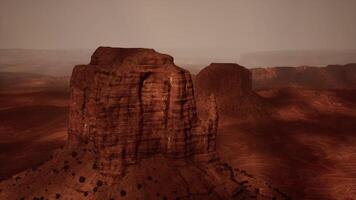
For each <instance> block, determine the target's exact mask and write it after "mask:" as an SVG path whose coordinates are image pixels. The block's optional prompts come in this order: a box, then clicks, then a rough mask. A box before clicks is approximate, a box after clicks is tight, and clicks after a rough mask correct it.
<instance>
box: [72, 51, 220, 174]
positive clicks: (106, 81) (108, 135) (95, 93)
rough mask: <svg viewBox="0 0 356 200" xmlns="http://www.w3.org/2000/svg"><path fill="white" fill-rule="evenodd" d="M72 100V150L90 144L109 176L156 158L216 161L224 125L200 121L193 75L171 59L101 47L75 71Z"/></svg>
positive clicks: (152, 53)
mask: <svg viewBox="0 0 356 200" xmlns="http://www.w3.org/2000/svg"><path fill="white" fill-rule="evenodd" d="M71 94H72V96H71V99H72V102H71V105H70V121H71V123H70V124H69V131H68V132H69V141H68V145H69V147H75V146H77V145H80V144H82V143H86V142H87V141H88V142H89V144H90V145H92V146H93V147H94V148H95V150H94V151H95V152H97V153H98V155H99V156H98V162H99V163H100V166H101V171H102V173H103V174H107V175H113V174H116V175H120V174H122V173H123V172H124V171H125V168H126V167H127V166H128V165H130V164H134V163H136V162H137V161H138V160H139V159H143V158H148V157H151V156H153V155H155V154H163V155H165V156H167V157H171V158H193V159H204V160H210V159H213V158H214V157H215V136H216V131H217V123H218V120H217V118H216V116H214V115H213V116H212V117H213V118H212V119H207V120H206V121H202V120H199V119H198V116H197V112H196V107H195V99H194V91H193V83H192V79H191V75H190V74H189V72H188V71H186V70H184V69H182V68H179V67H177V66H176V65H175V64H174V62H173V58H172V57H171V56H168V55H164V54H160V53H157V52H155V51H154V50H152V49H135V48H133V49H125V48H109V47H99V48H98V49H97V50H96V51H95V53H94V54H93V56H92V58H91V62H90V63H89V64H88V65H80V66H76V67H75V68H74V70H73V76H72V79H71ZM80 95H82V96H80ZM213 103H215V101H213ZM79 106H81V107H79ZM213 107H214V106H213ZM212 109H213V108H212ZM213 155H214V156H213Z"/></svg>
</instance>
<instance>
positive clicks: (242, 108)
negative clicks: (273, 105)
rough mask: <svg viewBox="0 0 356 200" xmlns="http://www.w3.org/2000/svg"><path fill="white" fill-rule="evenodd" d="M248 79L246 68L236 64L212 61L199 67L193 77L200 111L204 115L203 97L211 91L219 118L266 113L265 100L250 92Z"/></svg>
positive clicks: (250, 75) (244, 116)
mask: <svg viewBox="0 0 356 200" xmlns="http://www.w3.org/2000/svg"><path fill="white" fill-rule="evenodd" d="M251 78H252V74H251V72H250V71H249V70H248V69H247V68H245V67H243V66H240V65H238V64H235V63H212V64H210V65H209V66H207V67H205V68H204V69H202V70H201V71H200V72H199V73H198V74H197V75H196V77H195V89H196V90H195V91H196V94H197V101H198V108H199V113H200V114H202V115H204V113H205V112H206V110H205V107H206V105H205V102H206V99H208V97H209V95H212V94H213V95H215V97H216V101H217V107H218V109H219V114H220V116H222V117H225V116H229V117H231V116H232V117H234V118H236V117H237V116H238V117H240V118H246V117H248V115H252V114H253V115H255V116H256V112H261V114H263V113H262V112H266V111H267V110H268V109H266V106H265V105H264V104H265V102H263V100H262V99H261V98H260V97H259V96H258V95H257V94H256V93H254V92H253V91H252V79H251ZM200 108H202V109H200Z"/></svg>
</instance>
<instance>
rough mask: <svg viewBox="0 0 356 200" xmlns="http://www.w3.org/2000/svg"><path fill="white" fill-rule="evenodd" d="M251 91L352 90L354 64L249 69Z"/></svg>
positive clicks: (354, 79)
mask: <svg viewBox="0 0 356 200" xmlns="http://www.w3.org/2000/svg"><path fill="white" fill-rule="evenodd" d="M251 72H252V80H253V89H255V90H259V89H266V88H281V87H302V88H310V89H354V88H355V87H356V64H347V65H329V66H326V67H310V66H301V67H272V68H255V69H251Z"/></svg>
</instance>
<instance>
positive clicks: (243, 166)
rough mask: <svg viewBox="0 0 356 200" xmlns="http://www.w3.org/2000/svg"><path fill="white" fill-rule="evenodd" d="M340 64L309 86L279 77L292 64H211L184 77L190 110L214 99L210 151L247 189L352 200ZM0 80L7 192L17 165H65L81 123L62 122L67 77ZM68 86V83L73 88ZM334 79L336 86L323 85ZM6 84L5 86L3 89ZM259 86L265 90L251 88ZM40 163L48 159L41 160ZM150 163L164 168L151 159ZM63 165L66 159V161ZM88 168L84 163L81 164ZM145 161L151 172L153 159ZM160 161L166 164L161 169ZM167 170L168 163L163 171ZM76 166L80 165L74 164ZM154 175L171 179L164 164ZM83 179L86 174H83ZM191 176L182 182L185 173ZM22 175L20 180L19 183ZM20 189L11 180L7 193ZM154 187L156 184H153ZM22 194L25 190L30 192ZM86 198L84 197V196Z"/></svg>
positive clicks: (349, 92) (350, 127)
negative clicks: (192, 103)
mask: <svg viewBox="0 0 356 200" xmlns="http://www.w3.org/2000/svg"><path fill="white" fill-rule="evenodd" d="M99 53H100V51H99ZM120 54H122V53H120V52H119V53H118V54H116V53H115V54H113V53H111V52H110V51H105V50H104V51H101V53H100V54H99V55H100V56H101V55H106V57H103V59H104V60H100V59H101V57H99V56H98V54H94V55H93V57H92V61H91V63H93V64H97V63H98V62H103V64H106V63H107V62H109V61H108V60H107V59H109V58H110V55H111V56H112V57H113V56H114V57H115V56H116V55H117V56H120V57H122V56H124V55H125V54H123V55H120ZM108 56H109V57H108ZM151 59H152V58H151ZM145 62H147V61H145ZM152 62H157V61H156V60H155V61H152ZM165 62H166V61H165ZM345 66H346V67H347V71H346V72H347V76H349V77H353V76H355V73H354V72H355V70H354V67H353V66H354V65H352V64H349V65H345ZM346 67H339V68H334V70H332V72H328V73H327V74H326V75H325V70H328V68H330V67H326V68H323V67H318V68H312V71H313V77H316V78H319V77H325V76H326V77H327V78H323V79H321V80H320V81H315V79H314V81H310V78H308V77H310V75H308V71H309V67H303V68H296V70H297V72H298V78H294V77H295V76H290V75H289V76H283V75H284V71H285V70H289V71H291V70H293V69H294V68H292V67H288V68H286V69H281V68H270V69H266V70H264V71H263V70H262V69H251V70H248V69H246V68H245V67H243V66H240V65H238V64H233V63H212V64H211V65H210V66H208V67H206V68H204V69H203V70H201V71H200V72H199V73H198V74H193V75H192V80H193V83H194V90H195V93H196V104H197V113H198V114H199V115H200V118H202V119H206V118H208V117H209V112H207V110H206V109H207V108H208V107H210V106H209V104H210V103H209V101H206V100H207V99H209V98H210V96H211V94H214V96H215V98H216V103H217V108H218V113H219V125H218V129H217V136H216V149H217V152H218V155H219V157H220V160H222V161H224V162H226V163H229V164H230V165H231V166H232V167H233V168H235V169H237V170H242V172H243V173H247V174H248V175H251V176H252V177H254V178H256V181H254V180H249V181H250V183H251V184H255V185H253V186H254V187H256V185H259V181H266V182H267V183H268V185H269V184H270V185H272V186H273V187H275V188H278V189H277V190H278V191H281V192H283V195H286V196H285V198H291V199H353V198H354V197H355V196H356V190H355V188H356V180H355V179H356V171H355V169H356V168H355V165H356V163H355V162H356V149H355V147H354V146H355V145H354V144H355V142H356V141H355V139H356V136H355V134H354V133H355V130H356V126H355V125H356V123H355V122H356V90H355V88H354V86H355V84H353V82H352V80H354V79H352V78H350V79H345V78H344V77H345V76H344V75H343V73H345V68H346ZM303 69H304V70H305V71H306V72H305V73H304V72H303V71H302V70H303ZM78 70H79V68H78ZM256 71H257V73H256ZM279 71H281V72H279ZM75 73H80V72H75ZM294 73H296V72H294ZM303 73H304V74H306V75H304V74H303ZM226 74H228V75H229V76H226ZM271 74H273V76H271ZM340 74H341V75H340ZM0 75H1V79H0V80H1V83H2V84H1V86H2V87H1V96H0V102H1V110H0V112H1V113H0V118H1V122H2V123H1V127H0V128H1V133H2V138H3V140H2V141H1V143H0V148H1V154H0V156H1V159H2V160H6V161H7V162H2V164H1V165H0V168H1V170H0V172H1V174H0V178H1V180H6V179H7V181H3V182H2V184H1V187H0V189H1V193H2V194H5V196H6V194H7V193H6V190H8V189H6V187H8V186H5V185H7V183H8V182H13V181H14V180H15V179H16V180H17V179H20V178H18V177H19V176H21V177H22V176H24V175H23V174H24V173H21V174H20V175H16V174H18V173H20V172H22V171H24V170H26V169H32V171H33V170H36V169H37V168H41V169H42V168H43V169H42V170H44V171H46V170H47V171H48V170H51V169H50V167H48V166H53V165H54V166H55V165H58V164H55V163H56V162H57V163H58V162H63V159H67V158H65V157H66V156H65V155H63V153H62V154H61V153H58V152H63V151H64V152H65V151H69V150H68V142H66V141H67V139H69V141H70V138H71V136H70V135H69V137H68V132H67V130H68V127H70V126H72V127H80V126H78V124H77V123H78V122H77V121H76V120H74V121H73V117H70V116H71V115H73V114H69V105H70V102H71V101H73V98H74V97H73V95H74V94H76V93H73V92H72V97H71V98H70V91H71V90H70V87H69V79H70V78H69V77H66V76H62V77H58V76H57V77H54V76H48V75H39V74H31V73H19V72H17V73H16V72H11V73H10V72H2V73H1V74H0ZM76 76H78V75H76ZM287 77H289V78H290V80H288V78H287ZM268 78H269V79H268ZM74 80H75V79H73V77H72V87H73V84H74V82H73V81H74ZM281 80H283V82H282V81H281ZM295 80H298V81H295ZM345 80H346V81H345ZM347 80H350V81H347ZM82 81H85V79H83V80H82ZM261 81H264V82H261ZM321 82H322V84H321ZM286 83H291V84H289V85H288V84H286ZM313 83H316V84H314V85H313ZM334 83H340V84H335V85H334V86H335V87H333V88H327V86H328V85H333V84H334ZM76 84H83V82H78V83H76ZM7 85H8V86H10V87H4V86H7ZM260 85H263V86H264V87H263V88H259V87H260ZM320 85H322V87H321V86H320ZM81 87H83V86H81ZM72 91H73V90H72ZM110 91H111V90H109V92H110ZM148 91H149V90H148ZM78 95H79V93H78ZM79 97H80V96H79ZM79 97H78V98H79ZM80 98H82V97H80ZM70 99H72V100H70ZM72 103H73V102H72ZM149 105H151V106H153V105H152V104H149ZM149 105H147V106H149ZM72 112H73V111H72ZM68 117H69V118H68ZM70 119H72V121H70ZM68 122H69V123H68ZM71 124H72V125H71ZM69 130H70V129H69ZM74 143H77V142H74ZM61 149H62V150H61ZM78 153H79V152H78ZM82 154H83V155H82ZM80 155H82V156H83V157H86V156H88V160H85V159H84V158H83V160H80V162H84V163H85V162H89V160H92V159H93V158H92V155H86V154H85V152H80ZM63 156H64V157H63ZM53 157H55V159H54V158H53ZM57 157H58V158H57ZM49 159H50V160H52V161H48V160H49ZM68 159H69V158H68ZM154 159H158V160H160V161H159V162H164V163H165V162H167V161H166V160H165V159H164V158H160V157H155V158H154ZM53 160H55V161H53ZM59 160H62V161H59ZM44 162H46V164H45V165H43V163H44ZM71 162H72V161H71ZM76 162H79V161H78V160H77V161H76ZM142 162H144V163H146V162H151V161H149V160H148V161H142ZM169 162H172V161H169ZM48 163H49V164H48ZM72 164H73V165H74V164H75V163H71V164H70V165H72ZM88 165H90V164H86V165H84V166H88ZM147 165H152V166H154V167H153V168H156V167H157V168H159V166H155V164H154V163H151V164H147ZM167 165H168V166H171V164H169V163H167ZM174 166H176V165H172V166H171V167H172V168H174ZM84 168H85V167H84ZM76 170H85V169H81V167H80V166H77V167H76ZM135 170H136V171H137V170H138V171H137V172H135V173H137V174H141V173H142V172H140V171H141V168H137V169H135ZM160 170H161V171H166V172H164V173H170V172H169V169H168V168H166V169H163V168H162V169H160ZM30 171H31V170H30ZM35 172H36V171H35ZM28 173H29V172H26V173H25V174H28ZM43 173H44V172H43ZM47 173H48V172H47ZM60 173H62V172H60ZM73 173H75V172H73ZM83 173H84V172H83ZM87 173H90V172H88V171H85V174H87ZM150 173H152V174H154V172H150ZM162 173H163V172H162ZM189 173H193V172H189ZM194 173H195V172H194ZM194 173H193V174H194ZM243 173H242V174H240V175H239V176H238V175H236V176H237V177H239V178H240V181H241V180H244V181H245V180H246V179H247V178H250V177H249V176H246V175H244V174H243ZM193 174H191V175H189V176H192V177H194V176H195V175H193ZM87 175H88V176H89V174H87ZM166 175H167V176H168V174H166ZM31 176H33V175H31V173H30V175H29V177H31ZM36 176H39V175H36ZM61 176H67V175H61ZM68 176H69V175H68ZM96 176H97V175H96ZM157 176H163V175H162V174H160V175H157ZM170 176H171V175H170ZM11 177H12V178H11ZM25 177H26V176H25ZM25 177H22V178H24V180H26V179H25ZM70 177H71V176H70ZM9 178H10V179H9ZM127 178H128V177H127ZM27 179H28V180H29V179H31V178H27ZM250 179H251V178H250ZM127 181H129V180H127ZM131 181H132V180H131ZM37 184H44V183H41V182H39V183H37ZM58 184H60V183H57V187H59V186H58ZM68 184H69V183H68ZM127 184H129V183H127ZM130 184H134V183H130ZM199 184H200V183H199ZM23 186H25V185H23ZM21 187H22V186H21V184H20V185H19V186H15V187H14V189H16V190H18V189H19V188H21ZM36 187H39V188H43V186H36ZM86 187H89V186H86ZM115 187H116V186H115ZM120 187H121V186H119V188H120ZM159 187H160V188H164V187H163V186H162V185H161V186H159ZM171 187H175V186H174V185H173V186H171ZM259 187H264V186H259ZM34 189H36V190H37V188H34ZM11 190H12V189H10V191H11ZM61 190H62V193H61V194H62V195H61V197H62V198H64V197H65V194H66V192H65V190H64V191H63V189H61ZM151 190H153V189H151ZM155 190H157V189H155ZM30 191H32V190H30ZM126 192H127V191H126ZM31 193H33V194H34V192H33V191H32V192H31ZM223 193H224V192H223ZM226 193H227V192H226ZM10 194H11V193H10ZM23 194H26V193H25V192H24V193H23ZM83 194H84V192H83ZM85 194H87V195H89V196H90V195H91V194H90V192H89V193H85ZM7 195H8V194H7ZM68 195H74V196H75V195H76V194H73V193H68ZM80 195H82V193H80ZM117 195H118V196H120V194H117ZM146 195H147V194H146ZM5 196H4V197H5ZM8 197H9V196H8ZM50 197H51V196H49V198H50ZM54 197H55V196H52V198H54ZM141 197H143V198H144V197H145V196H141ZM77 198H80V196H78V197H77ZM103 198H104V196H103ZM146 198H147V196H146ZM189 198H192V196H190V197H189ZM241 198H242V197H241ZM246 198H247V197H246ZM271 198H272V197H271ZM50 199H51V198H50ZM237 199H239V198H237Z"/></svg>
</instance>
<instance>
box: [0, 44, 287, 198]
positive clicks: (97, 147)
mask: <svg viewBox="0 0 356 200" xmlns="http://www.w3.org/2000/svg"><path fill="white" fill-rule="evenodd" d="M207 102H208V103H206V104H205V105H206V106H207V111H206V113H207V114H206V117H205V118H204V120H201V119H200V118H199V117H198V115H197V111H196V105H195V98H194V89H193V84H192V80H191V76H190V74H189V72H187V71H186V70H184V69H182V68H179V67H177V66H175V65H174V63H173V58H172V57H171V56H168V55H164V54H160V53H157V52H155V51H154V50H152V49H124V48H108V47H100V48H98V49H97V50H96V51H95V53H94V54H93V56H92V58H91V62H90V63H89V64H88V65H80V66H76V67H75V68H74V70H73V75H72V80H71V104H70V116H69V128H68V143H67V146H66V148H64V149H63V150H61V151H58V152H57V153H55V155H53V156H52V157H51V159H50V160H49V161H48V162H46V163H45V164H43V165H41V166H39V167H38V168H33V169H31V170H27V171H25V172H23V173H20V174H17V175H16V176H14V177H13V178H12V179H9V180H6V181H4V182H1V183H0V199H86V198H87V199H100V200H102V199H103V200H106V199H108V200H109V199H110V200H111V199H119V198H126V199H156V198H162V199H287V196H286V195H284V194H283V193H281V192H279V191H278V190H276V189H274V188H272V187H271V186H270V185H268V184H267V183H265V182H263V181H260V180H258V179H256V178H254V177H253V176H252V175H250V174H248V173H247V172H245V171H243V170H239V169H236V168H233V167H231V166H229V165H228V164H226V163H223V162H221V161H220V160H219V158H218V156H217V152H216V147H215V146H216V145H215V143H216V134H217V126H218V114H217V106H216V103H215V97H214V96H213V95H212V96H210V97H209V98H208V99H207Z"/></svg>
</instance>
